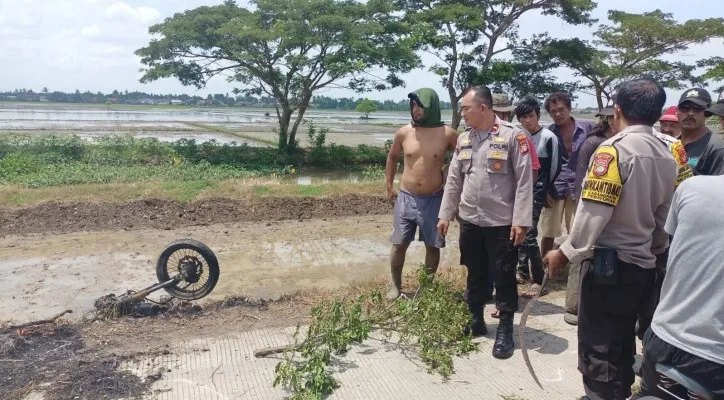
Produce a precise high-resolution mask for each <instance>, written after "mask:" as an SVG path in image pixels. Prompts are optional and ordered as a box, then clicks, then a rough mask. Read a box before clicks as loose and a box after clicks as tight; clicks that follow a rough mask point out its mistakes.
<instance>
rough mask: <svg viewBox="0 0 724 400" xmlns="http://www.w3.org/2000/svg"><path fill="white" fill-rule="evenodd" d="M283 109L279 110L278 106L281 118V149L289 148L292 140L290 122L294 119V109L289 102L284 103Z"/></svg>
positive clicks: (278, 116) (279, 117)
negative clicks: (290, 138)
mask: <svg viewBox="0 0 724 400" xmlns="http://www.w3.org/2000/svg"><path fill="white" fill-rule="evenodd" d="M281 107H282V111H281V113H280V112H279V107H277V118H278V119H279V150H287V149H288V147H289V143H290V141H289V140H288V138H289V122H290V121H291V119H292V109H291V107H289V105H288V104H282V106H281Z"/></svg>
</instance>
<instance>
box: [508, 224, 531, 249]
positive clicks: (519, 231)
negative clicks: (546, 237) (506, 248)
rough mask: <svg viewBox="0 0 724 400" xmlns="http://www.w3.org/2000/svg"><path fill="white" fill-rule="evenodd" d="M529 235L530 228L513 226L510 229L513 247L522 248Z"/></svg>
mask: <svg viewBox="0 0 724 400" xmlns="http://www.w3.org/2000/svg"><path fill="white" fill-rule="evenodd" d="M527 233H528V228H526V227H524V226H513V227H511V228H510V240H512V241H513V245H515V246H520V244H521V243H523V239H525V235H526V234H527Z"/></svg>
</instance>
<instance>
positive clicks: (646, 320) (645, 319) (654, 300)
mask: <svg viewBox="0 0 724 400" xmlns="http://www.w3.org/2000/svg"><path fill="white" fill-rule="evenodd" d="M668 259H669V248H668V247H667V248H666V250H665V251H664V254H662V255H660V256H659V258H657V262H656V264H657V265H656V278H655V280H654V293H653V295H652V296H651V301H649V307H648V309H646V311H645V312H643V313H642V314H641V315H640V316H639V323H638V329H637V330H636V336H638V338H639V339H641V340H643V339H644V334H645V333H646V331H647V330H648V329H649V327H650V326H651V321H652V320H653V319H654V312H656V307H657V306H658V305H659V300H660V299H661V288H662V287H663V285H664V278H666V263H667V261H668Z"/></svg>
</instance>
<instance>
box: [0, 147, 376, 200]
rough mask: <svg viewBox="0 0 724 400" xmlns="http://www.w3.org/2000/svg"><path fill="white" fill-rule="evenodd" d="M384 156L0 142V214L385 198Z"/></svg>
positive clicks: (319, 150)
mask: <svg viewBox="0 0 724 400" xmlns="http://www.w3.org/2000/svg"><path fill="white" fill-rule="evenodd" d="M385 159H386V151H385V149H384V148H380V147H371V146H358V147H356V148H350V147H346V146H336V145H329V146H326V145H320V146H315V147H312V148H310V149H305V150H300V151H298V152H297V153H295V154H293V155H288V154H283V153H280V152H278V151H277V150H276V149H274V148H255V147H249V146H230V145H226V144H224V145H222V144H218V143H215V142H207V143H196V142H195V141H193V140H189V139H181V140H179V141H176V142H173V143H163V142H160V141H158V140H156V139H152V138H142V139H141V138H134V137H132V136H109V137H103V138H99V139H97V140H95V141H93V142H88V141H86V140H84V139H81V138H79V137H77V136H74V135H52V134H51V135H43V136H37V135H36V136H28V135H5V136H2V137H0V206H11V207H12V206H27V205H31V204H36V203H39V202H43V201H50V200H55V201H128V200H134V199H139V198H161V199H170V200H178V201H191V200H194V199H199V198H208V197H234V198H238V197H244V196H321V195H329V194H344V193H358V194H383V185H382V183H381V179H382V177H383V174H384V167H383V166H384V163H385ZM319 170H324V171H330V170H332V171H340V172H341V173H342V175H344V173H345V172H354V173H355V174H356V175H357V176H358V177H359V183H352V182H344V181H339V182H336V183H335V182H334V179H332V182H331V183H324V184H312V185H296V184H288V183H294V182H295V180H296V178H297V177H298V176H299V174H300V173H301V172H302V171H303V172H304V174H305V175H307V174H310V175H312V176H314V174H315V173H316V172H317V171H319ZM312 183H315V182H314V180H313V181H312Z"/></svg>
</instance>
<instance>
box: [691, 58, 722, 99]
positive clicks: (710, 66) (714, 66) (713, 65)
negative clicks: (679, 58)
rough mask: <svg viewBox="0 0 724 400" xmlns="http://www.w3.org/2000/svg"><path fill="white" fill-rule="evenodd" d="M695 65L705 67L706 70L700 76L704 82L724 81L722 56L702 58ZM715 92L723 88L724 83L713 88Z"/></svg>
mask: <svg viewBox="0 0 724 400" xmlns="http://www.w3.org/2000/svg"><path fill="white" fill-rule="evenodd" d="M697 67H703V68H706V69H707V71H706V73H704V75H702V76H701V77H700V79H701V80H702V81H704V82H706V81H711V82H717V83H718V82H722V81H724V57H711V58H707V59H704V60H700V61H699V62H698V63H697ZM723 83H724V82H723ZM715 90H716V91H717V92H721V91H723V90H724V85H722V86H720V87H718V88H716V89H715Z"/></svg>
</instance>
